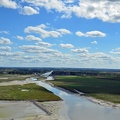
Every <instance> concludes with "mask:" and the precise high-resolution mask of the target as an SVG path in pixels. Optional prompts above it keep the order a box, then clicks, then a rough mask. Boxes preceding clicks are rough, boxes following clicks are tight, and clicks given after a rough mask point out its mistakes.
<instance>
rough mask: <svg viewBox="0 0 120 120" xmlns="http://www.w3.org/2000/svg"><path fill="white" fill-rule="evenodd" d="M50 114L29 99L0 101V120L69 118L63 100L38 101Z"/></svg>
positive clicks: (56, 119)
mask: <svg viewBox="0 0 120 120" xmlns="http://www.w3.org/2000/svg"><path fill="white" fill-rule="evenodd" d="M37 104H40V105H42V106H43V107H44V109H46V110H47V111H49V112H50V113H51V114H50V115H48V114H46V113H45V112H44V111H42V110H41V109H39V108H38V107H37V106H35V105H34V104H33V103H32V102H29V101H0V120H11V119H14V120H69V118H68V116H67V109H66V108H65V103H64V102H63V101H51V102H37Z"/></svg>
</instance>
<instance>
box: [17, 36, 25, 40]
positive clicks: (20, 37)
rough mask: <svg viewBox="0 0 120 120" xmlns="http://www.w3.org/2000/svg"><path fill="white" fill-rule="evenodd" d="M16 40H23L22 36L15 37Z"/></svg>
mask: <svg viewBox="0 0 120 120" xmlns="http://www.w3.org/2000/svg"><path fill="white" fill-rule="evenodd" d="M16 38H17V39H18V40H23V39H24V38H23V37H22V36H17V37H16Z"/></svg>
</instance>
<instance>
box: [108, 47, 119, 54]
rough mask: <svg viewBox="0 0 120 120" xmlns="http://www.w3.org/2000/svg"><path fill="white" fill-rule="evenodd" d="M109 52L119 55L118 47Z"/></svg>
mask: <svg viewBox="0 0 120 120" xmlns="http://www.w3.org/2000/svg"><path fill="white" fill-rule="evenodd" d="M110 53H112V54H116V55H120V48H116V49H113V50H112V51H110Z"/></svg>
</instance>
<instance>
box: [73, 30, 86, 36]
mask: <svg viewBox="0 0 120 120" xmlns="http://www.w3.org/2000/svg"><path fill="white" fill-rule="evenodd" d="M75 34H76V35H77V36H85V34H84V33H82V32H80V31H77V32H76V33H75Z"/></svg>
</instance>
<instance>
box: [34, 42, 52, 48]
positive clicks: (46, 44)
mask: <svg viewBox="0 0 120 120" xmlns="http://www.w3.org/2000/svg"><path fill="white" fill-rule="evenodd" d="M36 45H39V46H41V47H51V46H52V44H50V43H47V42H38V43H36Z"/></svg>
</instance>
